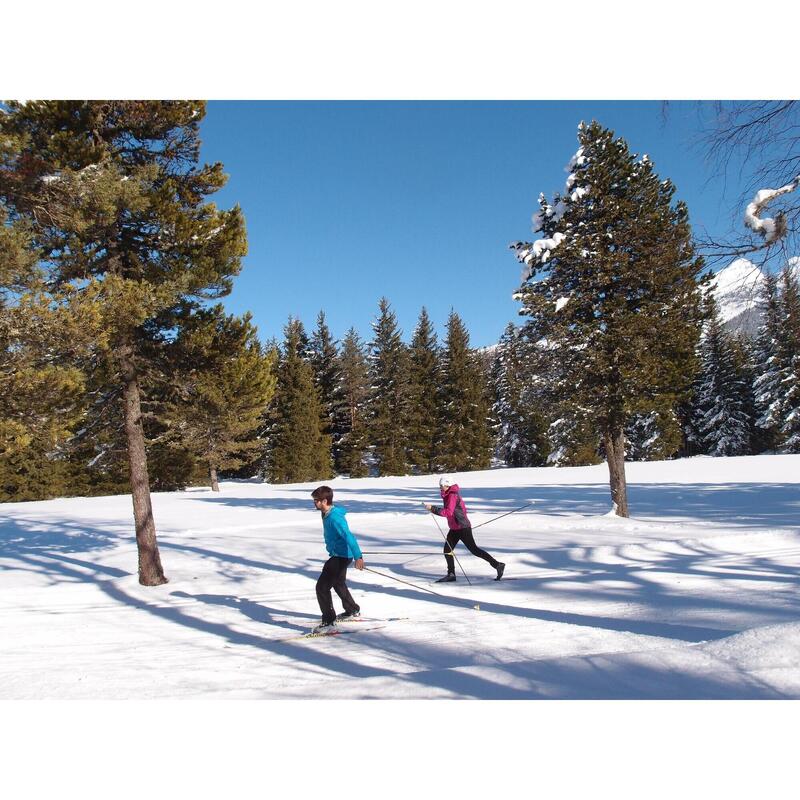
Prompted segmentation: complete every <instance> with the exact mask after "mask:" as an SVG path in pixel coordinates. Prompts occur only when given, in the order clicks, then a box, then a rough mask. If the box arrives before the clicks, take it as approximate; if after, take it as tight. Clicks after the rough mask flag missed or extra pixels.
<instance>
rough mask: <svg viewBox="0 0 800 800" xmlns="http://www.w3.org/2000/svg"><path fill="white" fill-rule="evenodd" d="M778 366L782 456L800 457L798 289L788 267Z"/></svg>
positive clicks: (784, 273)
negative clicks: (780, 369)
mask: <svg viewBox="0 0 800 800" xmlns="http://www.w3.org/2000/svg"><path fill="white" fill-rule="evenodd" d="M780 287H781V307H782V311H783V314H782V316H783V326H782V330H781V339H780V342H781V346H780V352H781V362H782V364H783V365H784V371H783V375H782V381H781V391H782V393H783V403H782V411H783V413H782V416H781V435H782V436H783V443H782V445H781V452H784V453H800V286H799V285H798V279H797V274H796V272H795V271H794V270H793V269H792V268H791V267H790V266H789V265H787V266H786V267H785V268H784V269H783V271H782V272H781V280H780Z"/></svg>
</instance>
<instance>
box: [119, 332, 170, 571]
mask: <svg viewBox="0 0 800 800" xmlns="http://www.w3.org/2000/svg"><path fill="white" fill-rule="evenodd" d="M117 358H118V360H119V365H120V370H121V372H122V380H123V382H124V392H123V397H124V401H125V402H124V416H125V435H126V437H127V440H128V463H129V465H130V478H131V497H132V499H133V519H134V523H135V525H136V547H137V549H138V551H139V583H141V584H142V585H143V586H159V585H160V584H162V583H166V582H167V579H166V578H165V577H164V570H163V568H162V566H161V556H160V555H159V552H158V542H157V540H156V526H155V521H154V520H153V506H152V503H151V502H150V480H149V476H148V473H147V453H146V452H145V447H144V428H143V427H142V406H141V399H140V395H139V380H138V378H137V375H136V368H135V366H134V363H133V350H132V348H131V346H130V345H128V344H126V345H123V346H121V347H120V348H119V349H118V351H117Z"/></svg>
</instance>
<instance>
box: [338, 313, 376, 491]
mask: <svg viewBox="0 0 800 800" xmlns="http://www.w3.org/2000/svg"><path fill="white" fill-rule="evenodd" d="M369 392H370V389H369V367H368V364H367V355H366V352H365V347H364V345H363V343H362V342H361V339H360V337H359V335H358V333H357V332H356V330H355V328H350V330H349V331H347V334H346V335H345V337H344V340H343V341H342V351H341V354H340V355H339V387H338V390H337V396H338V397H341V403H339V404H338V406H337V408H336V418H335V420H334V429H335V431H336V433H337V435H338V437H339V438H338V439H337V440H335V441H334V444H333V453H334V462H335V465H336V470H337V472H339V473H343V474H345V475H349V476H350V477H351V478H363V477H365V476H366V475H367V474H368V469H367V464H366V454H367V399H368V397H369Z"/></svg>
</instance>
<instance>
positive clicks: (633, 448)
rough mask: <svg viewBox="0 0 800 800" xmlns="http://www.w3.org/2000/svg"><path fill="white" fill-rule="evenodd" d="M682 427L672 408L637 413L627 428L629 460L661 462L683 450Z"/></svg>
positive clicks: (626, 449) (626, 451)
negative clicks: (681, 448)
mask: <svg viewBox="0 0 800 800" xmlns="http://www.w3.org/2000/svg"><path fill="white" fill-rule="evenodd" d="M681 439H682V432H681V425H680V420H679V419H678V414H677V412H676V411H674V410H672V409H668V410H667V411H659V410H653V411H649V412H644V411H642V412H639V413H637V414H634V415H633V416H632V417H631V418H630V420H629V421H628V424H627V425H626V426H625V441H626V448H625V455H626V457H627V459H628V460H629V461H659V460H662V459H665V458H670V457H672V456H673V455H675V453H677V452H678V450H680V447H681Z"/></svg>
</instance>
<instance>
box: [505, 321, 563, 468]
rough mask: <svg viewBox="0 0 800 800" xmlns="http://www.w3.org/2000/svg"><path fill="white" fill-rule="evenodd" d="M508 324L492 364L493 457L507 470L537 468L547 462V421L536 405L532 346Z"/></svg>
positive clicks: (519, 332)
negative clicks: (507, 467) (503, 464)
mask: <svg viewBox="0 0 800 800" xmlns="http://www.w3.org/2000/svg"><path fill="white" fill-rule="evenodd" d="M521 333H522V332H521V331H520V329H519V328H517V327H516V326H515V325H514V324H513V323H509V324H508V325H507V326H506V329H505V330H504V331H503V335H502V336H501V337H500V341H499V343H498V345H497V348H496V350H495V354H494V358H493V361H492V369H491V372H492V384H493V389H494V406H493V409H492V410H493V415H494V419H495V427H496V432H495V456H496V457H497V458H498V459H500V460H501V461H503V462H504V463H505V464H506V465H508V466H509V467H538V466H542V465H543V464H545V463H546V461H547V455H548V447H549V443H548V441H547V422H546V420H545V417H544V414H543V413H542V411H541V410H540V409H539V408H538V404H537V402H536V386H535V384H536V379H537V376H536V375H535V374H534V370H533V359H532V358H531V354H532V350H533V346H532V345H531V344H530V343H529V342H528V341H527V340H526V339H525V338H524V336H522V335H521Z"/></svg>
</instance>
